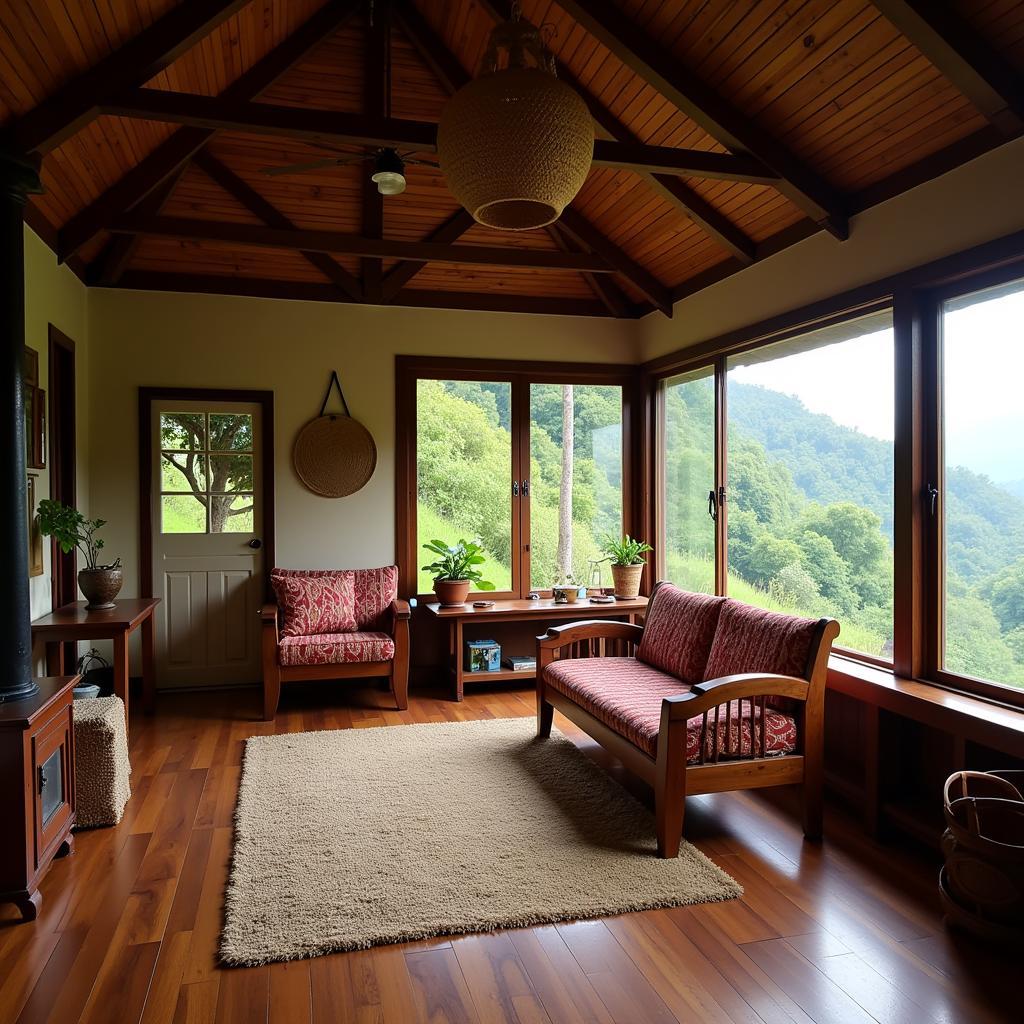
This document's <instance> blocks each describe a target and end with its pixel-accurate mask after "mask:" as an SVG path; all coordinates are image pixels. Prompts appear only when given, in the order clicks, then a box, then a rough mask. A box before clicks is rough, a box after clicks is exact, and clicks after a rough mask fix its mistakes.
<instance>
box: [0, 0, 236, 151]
mask: <svg viewBox="0 0 1024 1024" xmlns="http://www.w3.org/2000/svg"><path fill="white" fill-rule="evenodd" d="M249 2H250V0H186V2H185V3H182V4H180V5H179V6H177V7H173V8H172V9H171V10H170V11H168V12H167V14H165V15H164V16H163V17H162V18H160V19H159V20H158V21H156V22H154V23H153V24H152V25H150V26H149V27H148V28H146V29H143V31H142V32H140V33H139V34H138V35H137V36H135V37H134V38H133V39H131V40H130V41H129V42H127V43H126V44H125V45H124V46H122V47H121V48H120V49H118V50H115V51H114V52H113V53H111V54H109V55H108V56H107V57H105V58H104V59H103V60H101V61H100V62H99V63H98V64H97V65H95V67H92V68H90V69H89V70H88V71H86V72H84V73H83V74H81V75H78V76H77V77H75V78H74V79H72V80H71V81H70V82H67V83H66V84H65V85H63V86H62V87H61V88H60V89H58V90H57V92H55V93H54V94H53V95H52V96H49V97H47V98H46V99H45V100H43V102H42V103H40V104H39V106H37V107H35V108H34V109H33V110H31V111H29V112H28V113H27V114H25V115H24V116H23V117H20V118H18V119H17V120H15V121H13V122H12V123H10V124H9V125H7V126H6V127H5V128H4V130H3V133H2V135H3V139H4V143H5V144H6V145H7V146H8V147H9V148H11V149H13V150H15V151H16V152H31V151H33V150H34V151H38V152H40V153H44V154H45V153H48V152H50V151H51V150H53V149H55V148H56V147H57V146H59V145H60V144H61V143H62V142H63V141H64V140H65V139H68V138H70V137H71V136H72V135H74V134H75V133H76V132H77V131H79V130H80V129H81V128H83V127H84V126H85V125H86V124H88V123H89V121H91V120H92V119H93V118H95V117H96V116H97V115H98V114H99V107H100V104H101V103H102V102H103V100H105V99H107V98H108V97H110V96H112V95H113V94H115V93H117V92H120V91H122V90H124V89H130V88H132V87H133V86H137V85H142V83H143V82H148V81H149V80H150V79H151V78H152V77H153V76H154V75H156V74H158V73H159V72H160V71H162V70H163V69H164V68H166V67H168V66H169V65H170V64H172V63H174V61H175V60H176V59H177V58H178V57H179V56H180V55H181V54H182V53H184V52H185V51H186V50H188V49H190V48H191V47H192V46H194V45H195V44H196V43H197V42H198V41H199V40H200V39H202V38H203V37H204V36H206V35H207V34H208V33H210V32H212V31H213V29H215V28H216V27H217V26H218V25H219V24H221V22H223V21H225V20H227V19H228V18H230V17H231V15H233V14H235V13H236V12H237V11H239V10H240V9H241V8H243V7H244V6H245V5H246V4H247V3H249Z"/></svg>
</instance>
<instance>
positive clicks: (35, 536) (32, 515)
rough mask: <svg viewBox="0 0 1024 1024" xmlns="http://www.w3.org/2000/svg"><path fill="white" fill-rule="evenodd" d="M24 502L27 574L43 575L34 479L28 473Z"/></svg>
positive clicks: (41, 541)
mask: <svg viewBox="0 0 1024 1024" xmlns="http://www.w3.org/2000/svg"><path fill="white" fill-rule="evenodd" d="M25 500H26V504H27V505H28V574H29V576H30V577H32V576H42V575H43V535H42V532H41V531H40V529H39V520H38V519H36V478H35V477H34V476H33V475H32V474H31V473H30V474H29V477H28V486H27V487H26V488H25Z"/></svg>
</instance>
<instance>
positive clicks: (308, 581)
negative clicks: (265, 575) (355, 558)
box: [270, 570, 356, 636]
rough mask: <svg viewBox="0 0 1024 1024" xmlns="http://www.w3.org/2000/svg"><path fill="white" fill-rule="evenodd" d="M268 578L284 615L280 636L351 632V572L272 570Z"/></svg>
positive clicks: (353, 620)
mask: <svg viewBox="0 0 1024 1024" xmlns="http://www.w3.org/2000/svg"><path fill="white" fill-rule="evenodd" d="M270 582H271V583H272V584H273V586H274V593H275V594H277V603H278V605H279V606H280V608H281V611H282V613H283V617H284V624H283V625H282V627H281V635H282V636H318V635H320V634H322V633H353V632H355V630H356V602H355V588H354V586H353V579H352V573H351V572H348V571H345V570H342V571H340V572H309V573H301V574H300V573H294V572H288V571H287V570H286V571H284V572H280V573H278V572H274V573H272V574H271V576H270Z"/></svg>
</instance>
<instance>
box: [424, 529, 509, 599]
mask: <svg viewBox="0 0 1024 1024" xmlns="http://www.w3.org/2000/svg"><path fill="white" fill-rule="evenodd" d="M423 547H424V548H425V549H426V550H427V551H432V552H433V553H434V554H435V555H440V556H441V557H440V558H436V559H434V561H433V562H431V563H430V564H429V565H424V566H422V568H423V571H424V572H429V573H433V575H434V579H435V580H469V582H470V583H472V584H473V586H474V587H476V589H477V590H493V589H494V584H493V583H491V582H490V580H485V579H484V578H483V573H481V572H480V570H479V569H477V568H475V567H476V566H478V565H483V564H484V562H486V561H487V559H486V558H484V556H483V550H484V549H483V548H482V547H481V546H480V545H479V544H476V543H474V542H473V541H466V540H461V539H460V540H459V542H458V544H454V545H451V544H446V543H445V542H444V541H443V540H432V541H430V542H429V543H428V544H424V545H423Z"/></svg>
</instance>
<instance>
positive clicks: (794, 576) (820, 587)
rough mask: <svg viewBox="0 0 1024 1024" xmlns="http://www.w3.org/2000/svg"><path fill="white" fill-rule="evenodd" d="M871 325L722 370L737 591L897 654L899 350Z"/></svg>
mask: <svg viewBox="0 0 1024 1024" xmlns="http://www.w3.org/2000/svg"><path fill="white" fill-rule="evenodd" d="M891 324H892V321H891V316H890V314H888V313H885V314H875V315H873V316H871V317H868V318H863V319H862V320H860V321H851V322H847V323H844V324H841V325H837V326H834V327H830V328H826V329H823V330H822V331H817V332H813V333H811V334H808V335H805V336H803V337H801V338H796V339H791V340H789V341H786V342H783V343H781V344H780V345H777V346H770V347H767V348H762V349H758V350H756V351H754V352H750V353H746V354H744V355H742V356H739V357H736V358H733V359H730V360H729V363H728V421H729V422H728V435H729V436H728V445H729V447H728V458H729V465H728V492H727V497H728V505H727V508H728V518H727V522H728V547H729V594H730V595H731V596H732V597H736V598H739V599H741V600H744V601H749V602H750V603H751V604H756V605H759V606H761V607H764V608H772V609H778V610H782V611H786V612H792V613H795V614H801V615H806V616H810V617H815V618H816V617H818V616H822V615H831V616H833V617H835V618H836V619H838V620H839V623H840V625H841V627H842V633H841V635H840V637H839V641H838V642H839V645H840V646H842V647H847V648H850V649H853V650H855V651H860V652H862V653H865V654H870V655H874V656H877V657H883V658H887V659H891V657H892V635H893V628H892V593H893V554H892V525H893V436H894V421H895V396H894V383H895V382H894V367H893V362H894V352H893V334H892V328H891Z"/></svg>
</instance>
